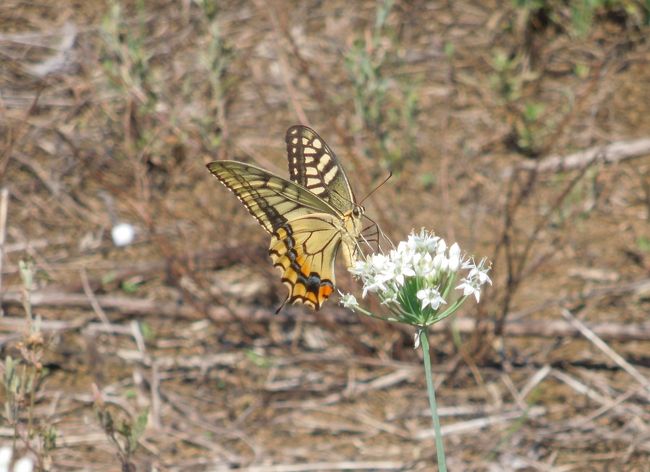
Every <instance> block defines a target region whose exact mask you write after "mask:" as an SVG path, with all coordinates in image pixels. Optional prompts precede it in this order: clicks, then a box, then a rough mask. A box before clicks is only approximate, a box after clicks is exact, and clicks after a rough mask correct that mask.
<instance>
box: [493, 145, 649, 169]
mask: <svg viewBox="0 0 650 472" xmlns="http://www.w3.org/2000/svg"><path fill="white" fill-rule="evenodd" d="M648 154H650V138H643V139H635V140H631V141H616V142H614V143H611V144H608V145H605V146H594V147H592V148H589V149H587V150H585V151H580V152H577V153H575V154H570V155H568V156H549V157H546V158H544V159H541V160H538V161H526V162H522V163H520V164H517V166H515V167H511V168H509V169H507V170H506V171H505V176H506V177H507V176H509V175H511V174H512V172H513V171H514V170H534V171H536V172H563V171H567V170H574V169H581V168H583V167H585V166H589V165H591V164H592V163H594V162H595V161H600V162H603V163H605V164H612V163H614V162H619V161H623V160H626V159H632V158H636V157H642V156H645V155H648Z"/></svg>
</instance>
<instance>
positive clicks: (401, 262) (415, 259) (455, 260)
mask: <svg viewBox="0 0 650 472" xmlns="http://www.w3.org/2000/svg"><path fill="white" fill-rule="evenodd" d="M486 266H487V264H486V261H485V260H482V261H481V262H480V263H479V264H478V265H477V264H475V263H474V261H473V260H472V259H470V258H465V257H463V256H462V255H461V250H460V246H458V244H456V243H454V244H452V245H451V246H447V243H446V242H445V240H444V239H442V238H439V237H438V236H435V235H433V234H432V233H429V232H427V231H425V230H421V231H420V232H419V233H412V234H410V235H409V237H408V239H407V240H406V241H402V242H400V243H399V244H398V246H397V248H396V249H393V250H392V251H390V253H388V255H385V254H372V255H370V256H368V257H367V258H366V259H365V260H358V261H356V262H355V264H354V265H353V267H351V268H350V272H351V273H352V274H354V275H355V276H356V277H357V278H359V279H360V280H361V281H362V283H363V297H364V298H365V297H366V295H367V294H368V293H376V294H377V295H378V296H379V298H380V299H381V301H382V303H383V304H384V305H388V306H389V308H390V309H391V311H393V312H394V313H397V314H402V315H407V314H413V315H416V314H423V315H428V316H427V318H430V317H431V316H432V315H435V314H436V313H437V312H438V310H439V309H440V308H441V307H442V306H443V305H447V303H448V301H449V300H448V299H449V296H450V292H451V288H452V285H453V284H454V283H455V281H456V279H457V277H458V275H459V274H458V273H459V271H461V270H467V271H468V273H467V275H466V276H465V277H464V278H462V279H461V282H460V285H458V286H456V287H455V288H456V289H459V290H461V291H462V293H463V294H462V297H463V301H464V298H465V297H468V296H470V295H474V297H475V298H476V301H477V302H478V301H479V299H480V295H481V285H483V284H484V283H491V281H490V278H489V277H488V275H487V272H488V270H489V269H488V268H487V267H486ZM341 303H342V304H343V305H344V306H346V307H348V308H351V309H355V308H357V307H358V304H357V301H356V299H355V298H354V296H353V295H346V296H344V297H343V298H342V300H341ZM461 303H462V302H461ZM455 305H457V304H456V303H454V310H453V311H455V309H456V308H457V306H455ZM450 308H451V307H450ZM448 314H451V313H445V316H448ZM420 318H421V317H420Z"/></svg>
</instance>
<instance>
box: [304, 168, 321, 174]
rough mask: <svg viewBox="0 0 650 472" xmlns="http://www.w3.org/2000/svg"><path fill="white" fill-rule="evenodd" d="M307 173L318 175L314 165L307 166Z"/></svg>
mask: <svg viewBox="0 0 650 472" xmlns="http://www.w3.org/2000/svg"><path fill="white" fill-rule="evenodd" d="M305 173H306V174H307V175H318V170H317V169H316V168H315V167H307V172H305Z"/></svg>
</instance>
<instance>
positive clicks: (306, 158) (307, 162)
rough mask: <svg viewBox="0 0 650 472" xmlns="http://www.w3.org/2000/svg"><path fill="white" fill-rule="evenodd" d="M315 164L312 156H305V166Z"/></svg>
mask: <svg viewBox="0 0 650 472" xmlns="http://www.w3.org/2000/svg"><path fill="white" fill-rule="evenodd" d="M312 162H314V158H313V157H311V156H305V164H311V163H312Z"/></svg>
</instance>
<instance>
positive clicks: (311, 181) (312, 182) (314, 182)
mask: <svg viewBox="0 0 650 472" xmlns="http://www.w3.org/2000/svg"><path fill="white" fill-rule="evenodd" d="M319 184H320V180H318V179H312V178H309V179H307V186H308V187H311V186H312V185H319Z"/></svg>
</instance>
